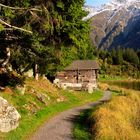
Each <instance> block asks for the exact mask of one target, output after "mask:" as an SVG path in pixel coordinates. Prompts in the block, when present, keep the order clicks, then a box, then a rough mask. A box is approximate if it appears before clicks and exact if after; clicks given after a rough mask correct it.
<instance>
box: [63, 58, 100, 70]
mask: <svg viewBox="0 0 140 140" xmlns="http://www.w3.org/2000/svg"><path fill="white" fill-rule="evenodd" d="M99 68H100V67H99V64H98V63H97V61H96V60H76V61H73V63H71V64H70V65H69V66H68V67H66V68H65V70H77V69H78V70H85V69H99Z"/></svg>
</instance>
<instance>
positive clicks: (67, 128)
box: [30, 91, 111, 140]
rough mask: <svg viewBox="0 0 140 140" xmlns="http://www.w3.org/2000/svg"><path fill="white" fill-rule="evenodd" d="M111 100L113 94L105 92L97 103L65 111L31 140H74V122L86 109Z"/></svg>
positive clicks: (41, 128)
mask: <svg viewBox="0 0 140 140" xmlns="http://www.w3.org/2000/svg"><path fill="white" fill-rule="evenodd" d="M110 99H111V92H109V91H105V93H104V96H103V97H102V98H101V99H100V100H99V101H96V102H93V103H88V104H86V105H83V106H80V107H76V108H73V109H70V110H67V111H64V112H62V113H60V114H58V115H57V116H55V117H54V118H52V119H51V120H49V121H48V122H46V123H45V124H44V125H43V126H41V127H40V128H39V129H38V130H37V132H36V133H35V134H34V135H33V136H32V138H30V140H73V135H72V130H73V121H74V120H75V118H76V117H77V116H78V115H79V114H80V112H82V111H83V110H85V109H89V108H91V107H93V106H96V105H99V104H101V103H102V102H106V101H108V100H110Z"/></svg>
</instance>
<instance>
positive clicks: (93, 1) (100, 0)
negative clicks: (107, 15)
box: [85, 0, 110, 6]
mask: <svg viewBox="0 0 140 140" xmlns="http://www.w3.org/2000/svg"><path fill="white" fill-rule="evenodd" d="M109 1H110V0H86V3H85V4H86V5H90V6H100V5H101V4H105V3H107V2H109Z"/></svg>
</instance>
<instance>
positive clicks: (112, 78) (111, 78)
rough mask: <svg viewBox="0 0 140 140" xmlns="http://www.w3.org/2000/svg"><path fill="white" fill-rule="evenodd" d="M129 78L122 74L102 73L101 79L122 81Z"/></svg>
mask: <svg viewBox="0 0 140 140" xmlns="http://www.w3.org/2000/svg"><path fill="white" fill-rule="evenodd" d="M126 79H128V78H126V77H122V76H110V75H100V76H99V81H120V80H126Z"/></svg>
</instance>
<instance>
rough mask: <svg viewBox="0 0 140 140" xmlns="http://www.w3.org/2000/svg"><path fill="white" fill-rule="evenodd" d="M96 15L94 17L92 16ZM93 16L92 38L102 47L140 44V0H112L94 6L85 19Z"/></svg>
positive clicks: (135, 46)
mask: <svg viewBox="0 0 140 140" xmlns="http://www.w3.org/2000/svg"><path fill="white" fill-rule="evenodd" d="M92 17H94V18H92ZM90 18H91V21H93V23H92V26H93V27H94V29H93V31H92V33H91V36H92V37H91V38H92V40H93V43H94V44H95V45H96V46H98V47H100V48H112V47H117V46H121V45H122V46H124V47H133V48H138V47H139V44H140V24H139V23H140V0H112V1H111V2H109V3H107V4H104V5H102V6H101V7H98V8H94V10H90V11H89V15H88V16H87V17H85V18H84V19H83V20H88V19H90Z"/></svg>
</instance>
